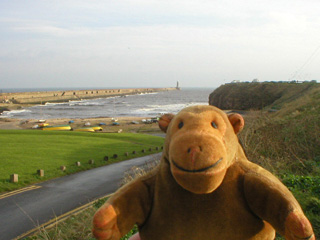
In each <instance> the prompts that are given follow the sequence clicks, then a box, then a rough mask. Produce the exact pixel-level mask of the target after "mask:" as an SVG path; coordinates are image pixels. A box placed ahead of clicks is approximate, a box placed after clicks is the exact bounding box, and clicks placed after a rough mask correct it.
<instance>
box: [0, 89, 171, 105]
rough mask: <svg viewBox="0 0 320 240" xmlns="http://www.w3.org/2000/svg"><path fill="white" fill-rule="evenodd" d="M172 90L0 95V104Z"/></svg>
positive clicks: (110, 90) (44, 92) (80, 91)
mask: <svg viewBox="0 0 320 240" xmlns="http://www.w3.org/2000/svg"><path fill="white" fill-rule="evenodd" d="M172 90H177V88H129V89H94V90H74V91H73V90H68V91H43V92H21V93H19V92H18V93H2V94H1V95H0V102H7V103H14V104H41V103H46V102H67V101H70V100H81V99H93V98H107V97H112V96H124V95H134V94H140V93H152V92H163V91H172Z"/></svg>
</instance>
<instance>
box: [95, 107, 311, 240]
mask: <svg viewBox="0 0 320 240" xmlns="http://www.w3.org/2000/svg"><path fill="white" fill-rule="evenodd" d="M159 126H160V128H161V129H162V130H163V131H164V132H166V133H167V135H166V140H165V145H164V150H163V154H162V159H161V163H160V165H159V167H158V168H156V169H154V170H153V171H152V172H151V173H149V174H148V175H146V176H144V177H140V178H138V179H136V180H134V181H133V182H131V183H129V184H127V185H125V186H123V187H122V188H120V189H119V190H118V191H117V192H116V193H115V194H114V195H113V196H112V197H111V198H110V199H109V200H108V201H107V203H106V204H105V205H103V206H102V207H101V208H100V209H99V210H98V211H97V213H96V214H95V216H94V219H93V234H94V236H95V237H96V238H97V239H101V240H102V239H103V240H118V239H120V237H121V236H123V235H125V234H126V233H127V232H128V231H129V230H130V229H131V228H132V227H133V225H134V224H137V225H138V227H139V235H140V238H141V239H142V240H164V239H166V240H207V239H213V240H248V239H254V240H262V239H263V240H271V239H274V238H275V231H277V232H278V233H280V234H281V235H283V236H284V237H285V238H286V239H287V240H299V239H305V240H306V239H312V240H314V239H315V236H314V234H313V230H312V227H311V224H310V222H309V221H308V219H307V218H306V217H305V215H304V214H303V211H302V210H301V207H300V206H299V204H298V202H297V201H296V199H295V198H294V197H293V195H292V194H291V192H290V191H289V190H288V189H287V188H286V187H285V186H284V185H283V184H282V183H281V182H280V181H279V180H278V179H277V178H276V177H275V176H273V175H272V174H271V173H270V172H268V171H266V170H265V169H263V168H261V167H259V166H258V165H256V164H254V163H252V162H249V161H248V159H247V158H246V156H245V154H244V152H243V149H242V147H241V146H240V144H239V142H238V138H237V135H236V134H237V133H239V132H240V131H241V129H242V128H243V126H244V120H243V118H242V117H241V116H240V115H239V114H231V115H226V114H225V113H224V112H223V111H221V110H220V109H218V108H216V107H213V106H192V107H188V108H185V109H183V110H182V111H181V112H180V113H178V114H177V115H176V116H174V115H170V114H167V115H164V116H163V117H162V118H161V119H160V120H159ZM135 237H136V238H139V236H138V235H136V236H135Z"/></svg>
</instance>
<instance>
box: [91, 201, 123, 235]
mask: <svg viewBox="0 0 320 240" xmlns="http://www.w3.org/2000/svg"><path fill="white" fill-rule="evenodd" d="M92 233H93V235H94V236H95V237H96V239H98V240H119V239H120V237H121V233H120V231H119V229H118V226H117V214H116V211H115V209H114V208H113V206H112V205H111V204H108V203H107V204H105V205H103V206H102V207H101V208H100V209H99V210H98V211H97V212H96V214H95V215H94V217H93V229H92Z"/></svg>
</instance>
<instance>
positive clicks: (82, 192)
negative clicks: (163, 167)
mask: <svg viewBox="0 0 320 240" xmlns="http://www.w3.org/2000/svg"><path fill="white" fill-rule="evenodd" d="M160 155H161V153H158V154H153V155H149V156H145V157H141V158H135V159H131V160H127V161H123V162H120V163H116V164H111V165H108V166H104V167H99V168H95V169H91V170H88V171H84V172H80V173H76V174H73V175H69V176H65V177H61V178H58V179H54V180H50V181H47V182H43V183H40V184H36V185H33V186H31V187H29V188H26V189H25V190H27V191H25V192H20V193H17V194H14V193H15V192H13V193H8V194H4V195H0V240H11V239H14V238H17V237H18V236H20V235H21V234H23V233H26V232H28V231H29V230H31V229H34V228H36V227H37V226H39V225H41V224H43V223H46V222H48V221H49V220H51V219H53V218H55V217H58V216H60V215H62V214H65V213H67V212H69V211H72V210H73V209H75V208H78V207H80V206H82V205H84V204H87V203H88V202H91V201H93V200H94V199H97V198H100V197H103V196H106V195H107V194H110V193H113V192H114V191H115V190H116V189H117V188H118V187H119V182H120V180H121V178H122V177H123V173H124V172H125V171H127V170H128V169H130V168H131V167H132V166H141V165H143V164H145V163H146V162H147V161H150V160H152V159H155V158H158V157H159V156H160ZM20 191H21V190H20ZM10 194H13V195H10Z"/></svg>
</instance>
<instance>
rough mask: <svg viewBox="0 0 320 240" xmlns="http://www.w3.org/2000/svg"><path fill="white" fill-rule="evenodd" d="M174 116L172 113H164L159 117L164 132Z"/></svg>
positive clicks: (160, 126)
mask: <svg viewBox="0 0 320 240" xmlns="http://www.w3.org/2000/svg"><path fill="white" fill-rule="evenodd" d="M173 117H174V114H172V113H167V114H164V115H162V116H161V117H160V119H159V128H160V129H161V130H162V131H163V132H165V133H166V132H167V129H168V126H169V124H170V122H171V120H172V118H173Z"/></svg>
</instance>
